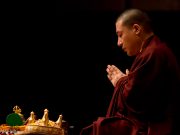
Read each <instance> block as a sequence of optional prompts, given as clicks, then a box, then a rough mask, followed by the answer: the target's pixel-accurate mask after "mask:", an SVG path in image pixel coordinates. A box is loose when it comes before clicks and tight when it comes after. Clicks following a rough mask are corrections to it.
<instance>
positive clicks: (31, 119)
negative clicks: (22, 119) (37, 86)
mask: <svg viewBox="0 0 180 135" xmlns="http://www.w3.org/2000/svg"><path fill="white" fill-rule="evenodd" d="M26 121H27V122H26V123H27V124H30V123H34V122H35V121H36V120H35V115H34V112H33V111H32V112H31V113H30V117H29V118H28V119H27V120H26Z"/></svg>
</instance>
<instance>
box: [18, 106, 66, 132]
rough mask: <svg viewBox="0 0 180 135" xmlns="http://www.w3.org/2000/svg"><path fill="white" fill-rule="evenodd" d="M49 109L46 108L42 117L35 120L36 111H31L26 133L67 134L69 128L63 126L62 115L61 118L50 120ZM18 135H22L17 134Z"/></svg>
mask: <svg viewBox="0 0 180 135" xmlns="http://www.w3.org/2000/svg"><path fill="white" fill-rule="evenodd" d="M48 113H49V111H48V109H44V114H43V117H42V119H38V120H35V117H34V112H31V113H30V117H29V118H28V120H27V124H26V126H25V130H24V133H34V134H35V133H37V134H44V135H67V130H66V129H65V128H63V127H62V123H63V120H62V115H59V118H58V119H57V121H56V122H54V121H52V120H49V117H48V115H49V114H48ZM17 135H20V133H19V134H17Z"/></svg>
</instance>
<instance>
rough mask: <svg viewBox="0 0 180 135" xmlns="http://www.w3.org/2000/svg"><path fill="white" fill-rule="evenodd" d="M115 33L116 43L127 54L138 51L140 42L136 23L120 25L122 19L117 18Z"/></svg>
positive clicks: (133, 53)
mask: <svg viewBox="0 0 180 135" xmlns="http://www.w3.org/2000/svg"><path fill="white" fill-rule="evenodd" d="M116 33H117V37H118V41H117V45H118V46H120V47H122V49H123V50H124V51H125V52H126V53H127V55H128V56H134V55H136V54H137V53H138V52H139V50H140V45H141V43H140V39H139V37H138V34H137V27H136V25H135V26H134V25H133V26H132V27H127V26H124V25H122V21H121V20H119V21H118V22H116Z"/></svg>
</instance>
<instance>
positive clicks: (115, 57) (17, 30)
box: [0, 11, 180, 134]
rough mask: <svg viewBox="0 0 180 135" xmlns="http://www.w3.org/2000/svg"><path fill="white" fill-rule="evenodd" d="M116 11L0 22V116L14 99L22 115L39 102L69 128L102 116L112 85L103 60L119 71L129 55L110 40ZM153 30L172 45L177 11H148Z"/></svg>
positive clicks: (175, 41)
mask: <svg viewBox="0 0 180 135" xmlns="http://www.w3.org/2000/svg"><path fill="white" fill-rule="evenodd" d="M119 13H120V11H117V12H114V11H75V12H74V11H73V12H72V11H69V12H68V11H66V12H56V17H55V18H54V17H41V18H38V17H37V16H36V17H35V18H34V17H30V18H26V19H22V18H21V19H17V18H16V19H14V18H13V20H11V19H10V21H8V22H7V23H6V22H5V25H4V26H6V27H5V30H4V32H3V41H5V42H3V45H2V47H1V48H2V49H1V51H2V53H1V67H2V68H1V73H2V74H1V80H2V81H1V103H0V122H1V124H2V123H5V118H6V116H7V115H8V114H10V113H12V112H13V111H12V108H13V107H14V106H15V105H19V106H20V108H21V109H22V114H24V116H25V118H27V117H29V114H30V112H31V111H34V112H35V113H36V115H37V117H38V118H41V117H42V115H43V111H44V109H45V108H47V109H48V110H49V118H50V119H52V120H54V121H56V120H57V118H58V116H59V114H61V113H62V114H63V116H64V119H65V120H66V121H68V123H69V124H70V125H73V126H74V134H78V133H79V130H80V129H81V128H82V127H84V126H86V125H88V124H90V123H91V122H92V121H93V120H95V119H96V118H97V117H98V116H104V115H105V113H106V110H107V107H108V105H109V101H110V98H111V94H112V92H113V87H112V85H111V83H110V82H109V81H108V79H107V77H106V71H105V70H106V66H107V64H115V65H117V66H119V67H120V68H121V69H122V70H123V71H124V70H125V69H126V68H129V67H130V65H131V62H132V60H133V58H129V57H127V56H126V54H124V52H122V50H121V49H120V48H118V47H117V45H116V35H115V27H114V21H115V19H116V17H117V15H119ZM148 14H149V15H150V17H151V18H152V20H153V27H154V29H155V33H156V34H157V35H159V36H160V38H161V39H162V40H164V41H166V42H167V43H169V47H170V48H172V50H173V51H174V53H175V55H176V56H177V59H178V62H180V56H179V53H180V50H179V49H178V47H179V45H180V43H179V34H178V33H179V31H180V25H179V24H180V21H179V18H180V14H179V11H148Z"/></svg>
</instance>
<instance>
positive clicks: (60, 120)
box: [55, 114, 63, 128]
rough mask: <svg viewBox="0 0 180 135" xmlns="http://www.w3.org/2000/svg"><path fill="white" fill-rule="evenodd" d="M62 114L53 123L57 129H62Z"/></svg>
mask: <svg viewBox="0 0 180 135" xmlns="http://www.w3.org/2000/svg"><path fill="white" fill-rule="evenodd" d="M62 118H63V117H62V114H61V115H59V118H58V120H57V121H56V122H55V123H56V124H57V126H58V127H60V128H62Z"/></svg>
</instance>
